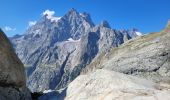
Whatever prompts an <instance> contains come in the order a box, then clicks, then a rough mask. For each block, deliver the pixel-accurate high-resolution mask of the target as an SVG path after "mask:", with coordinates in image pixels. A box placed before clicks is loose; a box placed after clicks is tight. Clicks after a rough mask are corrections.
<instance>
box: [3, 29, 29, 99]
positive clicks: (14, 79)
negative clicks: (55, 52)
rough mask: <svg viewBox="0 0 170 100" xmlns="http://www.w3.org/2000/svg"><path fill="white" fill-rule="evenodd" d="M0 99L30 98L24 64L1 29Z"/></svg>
mask: <svg viewBox="0 0 170 100" xmlns="http://www.w3.org/2000/svg"><path fill="white" fill-rule="evenodd" d="M0 99H1V100H30V99H31V96H30V93H29V90H28V89H27V88H26V75H25V70H24V66H23V64H22V63H21V61H20V60H19V58H18V57H17V55H16V54H15V52H14V49H13V48H12V45H11V43H10V42H9V40H8V38H7V37H6V36H5V34H4V33H3V32H2V30H1V29H0Z"/></svg>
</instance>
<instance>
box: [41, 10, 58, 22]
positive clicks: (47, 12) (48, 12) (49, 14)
mask: <svg viewBox="0 0 170 100" xmlns="http://www.w3.org/2000/svg"><path fill="white" fill-rule="evenodd" d="M54 14H55V11H52V10H48V9H47V10H45V11H44V12H43V16H44V15H46V17H47V18H48V19H51V21H52V22H53V21H55V22H57V21H58V20H59V19H60V18H61V17H55V16H54Z"/></svg>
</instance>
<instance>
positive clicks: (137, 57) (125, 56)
mask: <svg viewBox="0 0 170 100" xmlns="http://www.w3.org/2000/svg"><path fill="white" fill-rule="evenodd" d="M99 68H100V69H101V68H104V69H109V70H114V71H118V72H121V73H125V74H130V75H134V76H140V77H144V78H147V79H152V80H154V81H156V82H168V83H169V82H170V78H169V77H170V27H169V24H168V25H167V27H166V28H165V29H164V30H163V31H161V32H159V33H151V34H149V35H146V36H141V37H138V38H135V39H132V40H130V41H128V42H126V43H124V44H122V45H121V46H119V47H117V48H114V49H112V50H110V52H109V53H107V54H105V53H103V54H101V55H100V56H99V57H98V58H97V59H94V60H93V61H92V63H91V64H90V65H88V66H87V67H86V68H85V69H84V71H83V72H82V73H88V72H91V71H92V70H96V69H99Z"/></svg>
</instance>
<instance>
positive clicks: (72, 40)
mask: <svg viewBox="0 0 170 100" xmlns="http://www.w3.org/2000/svg"><path fill="white" fill-rule="evenodd" d="M78 41H80V39H79V40H74V39H73V38H69V39H67V42H78Z"/></svg>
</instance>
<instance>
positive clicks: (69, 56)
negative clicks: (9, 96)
mask: <svg viewBox="0 0 170 100" xmlns="http://www.w3.org/2000/svg"><path fill="white" fill-rule="evenodd" d="M140 35H141V33H140V32H138V31H137V30H136V29H132V30H115V29H112V28H111V27H110V25H109V23H108V22H107V21H102V22H101V23H100V24H99V25H95V24H94V23H93V21H92V20H91V17H90V15H89V14H88V13H86V12H84V13H79V12H77V11H76V10H75V9H71V10H70V11H68V12H67V13H66V14H65V15H64V16H62V17H59V18H56V17H55V16H49V15H48V14H45V15H43V16H42V17H41V18H40V20H38V21H37V23H36V24H35V25H33V26H31V27H29V29H28V30H27V31H26V32H25V33H24V34H23V35H16V36H14V37H11V38H10V40H11V42H12V44H13V46H14V48H15V51H16V53H17V55H18V57H19V58H20V59H21V61H22V62H23V63H24V66H25V68H26V73H27V79H28V80H27V86H28V87H29V89H30V90H31V91H32V92H40V91H45V90H49V89H52V90H54V89H62V88H65V87H66V86H67V85H68V84H69V83H70V82H71V81H72V80H74V79H75V78H76V77H77V76H78V75H79V74H80V72H81V71H82V69H84V68H85V67H86V66H87V65H88V64H90V63H91V61H92V60H93V59H95V58H97V57H98V56H99V55H100V54H102V53H103V52H104V53H106V52H109V51H110V49H111V48H115V47H118V46H120V45H121V44H123V43H124V42H125V41H128V40H130V39H132V38H135V37H138V36H140Z"/></svg>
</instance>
